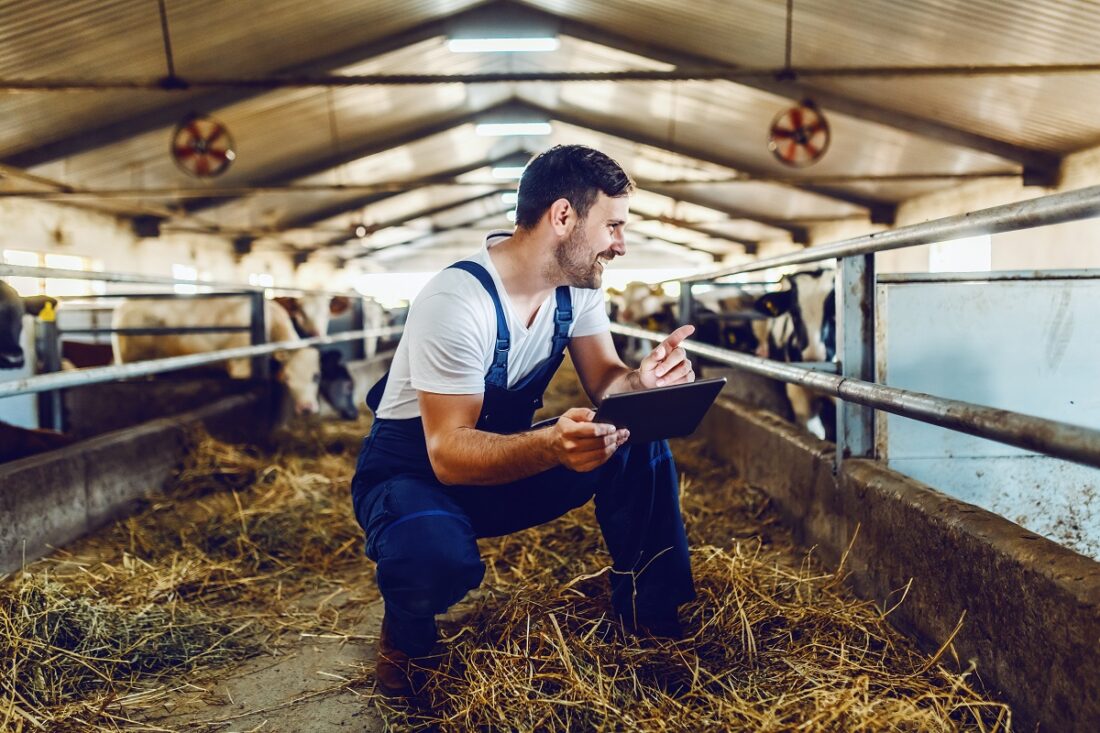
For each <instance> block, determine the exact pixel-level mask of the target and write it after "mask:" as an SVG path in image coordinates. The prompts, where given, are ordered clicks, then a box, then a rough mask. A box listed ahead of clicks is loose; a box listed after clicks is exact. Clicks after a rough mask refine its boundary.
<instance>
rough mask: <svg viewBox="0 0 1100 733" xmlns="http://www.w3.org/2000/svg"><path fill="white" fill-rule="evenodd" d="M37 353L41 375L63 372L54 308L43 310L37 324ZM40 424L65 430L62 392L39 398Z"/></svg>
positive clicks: (44, 426)
mask: <svg viewBox="0 0 1100 733" xmlns="http://www.w3.org/2000/svg"><path fill="white" fill-rule="evenodd" d="M35 326H36V328H35V345H34V348H35V351H36V352H37V354H38V361H39V364H40V367H39V368H40V369H41V373H43V374H49V373H53V372H59V371H61V336H60V334H59V333H58V330H57V320H56V316H55V315H54V310H53V307H52V306H47V307H46V308H44V309H43V310H42V313H41V314H40V316H39V318H38V322H37V323H36V324H35ZM38 424H39V425H40V426H41V427H43V428H48V429H50V430H64V429H65V425H64V417H63V415H62V405H61V390H59V389H54V390H50V391H49V392H43V393H42V394H40V395H39V396H38Z"/></svg>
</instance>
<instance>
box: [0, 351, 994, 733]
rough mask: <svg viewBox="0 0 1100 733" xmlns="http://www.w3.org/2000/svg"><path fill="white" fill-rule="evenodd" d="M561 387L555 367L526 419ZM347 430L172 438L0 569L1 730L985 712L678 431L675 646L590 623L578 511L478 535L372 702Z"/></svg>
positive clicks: (861, 723) (592, 561)
mask: <svg viewBox="0 0 1100 733" xmlns="http://www.w3.org/2000/svg"><path fill="white" fill-rule="evenodd" d="M583 402H584V400H583V399H582V398H581V397H580V389H579V385H578V384H577V382H576V378H575V374H573V373H572V372H571V370H569V369H563V370H562V372H561V373H559V376H558V378H557V379H556V380H555V382H554V384H553V385H552V386H551V389H550V392H549V394H548V399H547V405H546V408H544V411H545V412H546V413H547V414H557V413H559V412H561V411H562V410H563V409H565V408H567V407H569V406H573V405H576V404H582V403H583ZM368 425H369V422H368V419H367V418H363V419H361V420H360V422H359V423H357V424H347V423H345V424H334V423H328V424H323V423H322V424H310V425H300V426H298V430H296V431H295V432H294V433H293V435H290V434H287V435H284V436H282V438H281V439H280V440H279V442H278V443H277V446H276V448H275V449H274V450H273V451H271V452H267V451H261V450H259V449H255V448H247V449H242V448H239V447H234V446H229V445H226V444H223V443H219V442H218V441H215V440H213V439H211V438H209V437H206V436H197V437H196V445H195V450H194V452H193V454H192V459H191V461H190V462H189V465H187V466H186V467H184V468H183V469H182V470H181V472H180V474H179V477H178V480H177V481H176V482H175V484H174V485H173V486H172V487H170V488H169V490H168V491H167V492H166V493H165V494H163V495H157V496H156V497H155V498H152V499H150V500H149V501H148V502H147V503H146V504H145V505H144V506H143V507H142V508H141V510H140V511H139V512H138V513H136V514H135V515H133V516H132V517H131V518H129V519H126V520H124V521H121V522H119V523H118V524H115V525H114V526H111V527H109V528H106V529H104V530H103V531H101V532H100V533H99V534H97V535H95V536H93V537H89V538H86V539H85V540H83V541H81V542H80V543H78V544H76V545H74V546H72V547H69V548H66V549H64V550H59V551H58V552H57V553H55V554H54V555H53V556H51V557H49V558H47V559H45V560H42V561H39V562H37V563H34V564H32V565H30V566H28V567H27V568H26V569H25V572H24V573H22V574H21V575H19V576H17V577H13V578H10V579H8V580H7V581H6V582H5V584H4V585H3V588H2V590H0V650H2V651H3V655H2V656H3V659H4V660H5V661H4V667H5V671H4V673H3V676H2V677H0V721H2V722H3V725H2V726H0V728H2V729H3V730H34V729H36V728H38V729H49V730H118V729H122V730H128V729H133V730H170V731H177V730H189V731H228V730H234V731H248V730H263V731H300V730H310V731H340V730H357V731H360V730H383V729H387V728H392V729H397V730H406V729H423V728H432V729H438V730H453V731H463V730H470V729H474V728H484V729H497V728H499V729H518V730H536V729H538V730H591V729H603V730H647V731H649V730H652V731H658V730H693V731H694V730H791V729H795V728H799V729H802V730H837V731H841V730H843V731H849V730H885V729H890V730H894V729H897V730H921V731H929V730H975V731H979V730H980V731H996V730H1000V731H1003V730H1009V729H1010V713H1009V711H1008V709H1007V708H1006V707H1004V706H1003V705H1000V704H998V703H997V702H995V701H993V700H991V699H990V698H987V697H985V696H983V695H982V694H981V693H979V692H977V691H976V688H978V687H979V681H978V680H977V679H976V677H975V676H974V675H973V674H972V673H971V674H967V673H966V669H965V668H966V665H965V662H964V663H963V664H962V671H963V674H959V670H960V666H959V660H956V659H954V658H953V657H952V651H951V649H950V647H949V646H948V647H947V648H945V649H944V650H943V653H942V655H940V656H939V657H938V658H930V657H929V656H928V655H925V654H922V653H920V652H918V651H917V650H916V649H915V647H914V646H913V645H912V643H911V642H909V641H908V640H906V639H905V638H903V637H902V636H901V635H900V634H898V633H896V632H895V631H894V630H893V629H891V628H890V627H889V626H888V625H887V623H886V622H885V621H884V620H883V617H882V614H881V613H880V612H879V610H878V609H876V608H875V607H873V606H872V605H870V604H867V603H864V602H861V601H858V600H856V599H854V597H853V596H851V595H850V594H849V593H848V592H847V591H846V590H845V589H844V587H843V586H841V585H840V584H839V582H838V576H837V574H835V573H832V572H830V571H828V570H826V569H823V568H821V567H820V566H819V565H818V564H817V562H816V561H815V559H814V557H813V555H812V553H810V554H807V553H806V552H804V551H803V550H801V549H799V548H797V547H795V546H794V544H793V543H792V541H791V538H790V535H789V533H788V532H786V531H785V530H784V528H782V527H781V526H779V525H778V524H777V523H776V521H775V519H774V516H773V514H772V512H771V511H770V510H769V507H768V502H767V500H766V498H765V496H764V495H763V494H762V492H760V491H759V490H757V489H755V488H753V487H750V486H746V485H744V484H743V483H740V482H739V481H737V480H736V479H735V478H731V477H730V476H729V475H728V469H727V468H725V467H723V466H722V465H720V464H718V463H716V462H714V461H713V460H711V459H709V458H708V457H706V456H705V455H703V454H702V452H701V451H700V445H699V444H698V443H697V442H693V441H679V442H678V443H676V444H675V445H674V453H675V454H676V457H677V461H678V463H679V466H680V468H681V471H682V487H683V508H684V515H685V521H686V523H687V525H688V531H689V536H690V538H691V541H692V546H693V563H694V567H695V572H696V582H697V589H698V593H699V598H698V600H697V601H696V602H694V603H693V604H690V605H689V606H688V607H686V608H685V611H686V613H685V614H684V619H685V621H686V629H687V633H688V635H689V638H687V639H685V640H684V641H681V642H678V643H667V644H660V643H656V642H653V641H648V642H641V643H640V642H638V641H636V640H633V639H624V638H623V637H622V636H621V634H620V633H619V632H618V630H617V628H616V627H615V626H614V625H613V624H611V623H610V622H609V621H608V620H607V617H608V614H609V606H608V602H607V594H606V578H605V577H604V575H605V573H606V572H607V571H606V568H607V566H608V564H609V559H608V557H607V555H606V553H605V552H604V551H603V548H602V542H601V540H600V538H599V533H598V530H597V529H596V524H595V521H594V518H593V516H592V512H591V509H590V508H588V507H586V508H584V509H581V510H578V511H576V512H573V513H571V514H570V515H568V516H566V517H564V518H562V519H560V520H558V521H557V522H554V523H552V524H550V525H547V526H544V527H541V528H536V529H534V530H530V531H527V532H524V533H521V534H518V535H515V536H512V537H508V538H502V539H497V540H492V541H486V542H484V543H483V553H484V557H485V559H486V563H487V565H488V571H487V573H486V580H485V583H484V584H483V586H482V588H481V589H480V590H479V592H477V593H476V594H472V597H470V598H468V599H467V600H466V601H465V602H464V603H463V604H462V605H461V607H460V608H458V609H456V612H455V613H454V614H452V615H451V617H450V618H449V619H448V621H447V623H446V624H445V625H444V633H445V634H446V635H447V636H448V637H449V638H450V639H451V642H450V644H449V645H448V646H447V648H446V650H445V652H443V653H442V655H441V657H440V659H439V663H440V670H439V673H438V674H437V675H436V676H435V677H434V678H433V682H432V683H431V684H430V686H429V689H428V693H427V695H426V697H425V700H424V701H422V702H421V703H420V704H419V705H418V706H405V705H394V704H392V703H390V702H388V701H386V700H384V699H382V698H380V697H379V696H377V695H376V694H375V693H374V691H373V680H372V669H373V644H374V641H375V638H376V634H377V631H378V626H379V623H380V620H381V606H380V603H379V599H378V594H377V591H376V590H375V588H374V583H373V579H372V573H373V566H372V563H370V562H369V561H368V560H366V559H365V558H363V557H362V555H361V540H360V535H359V530H358V527H357V526H356V525H355V522H354V519H353V518H352V516H351V512H350V506H349V502H348V500H347V486H348V482H349V480H350V476H351V472H352V469H353V464H354V459H355V455H356V452H357V450H358V443H359V440H360V438H361V436H362V435H363V434H364V433H365V431H366V429H367V426H368ZM856 541H858V538H857V540H856ZM898 600H899V601H900V600H901V596H900V594H899V597H898Z"/></svg>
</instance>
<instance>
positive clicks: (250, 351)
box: [0, 263, 403, 429]
mask: <svg viewBox="0 0 1100 733" xmlns="http://www.w3.org/2000/svg"><path fill="white" fill-rule="evenodd" d="M0 276H16V277H36V278H51V279H67V280H92V281H99V282H113V283H129V284H138V285H162V286H163V285H173V286H174V285H190V286H198V287H204V288H216V289H217V290H212V291H209V292H198V293H166V292H127V293H93V294H87V295H80V296H71V297H70V296H65V297H63V298H62V300H70V299H74V298H81V299H111V298H115V299H117V298H133V299H143V300H159V299H176V298H178V299H209V298H221V297H246V298H248V299H249V301H250V309H249V310H250V318H249V323H248V324H239V325H215V326H187V327H178V328H171V327H148V328H106V329H104V328H92V329H87V328H76V329H64V330H59V329H58V328H57V324H56V322H41V323H40V325H41V326H44V328H43V332H42V333H41V334H39V338H38V339H36V348H38V349H39V351H40V353H39V356H40V357H41V360H42V362H43V364H44V365H45V367H46V370H47V371H48V372H49V373H46V374H39V375H35V376H30V377H24V378H22V379H15V380H11V381H7V382H2V383H0V398H4V397H11V396H14V395H20V394H34V393H43V392H45V393H50V394H49V396H48V400H49V403H48V405H47V409H46V410H45V412H46V413H47V415H48V416H49V417H48V422H50V423H51V424H50V425H48V427H53V428H56V429H60V428H61V427H62V425H61V419H60V414H61V406H60V392H58V390H61V389H65V388H69V387H80V386H86V385H92V384H100V383H103V382H113V381H118V380H121V379H129V378H133V377H142V376H148V375H152V374H161V373H164V372H172V371H179V370H182V369H189V368H192V367H197V366H204V365H208V364H214V363H218V362H222V361H229V360H232V359H252V374H253V376H254V377H258V378H268V377H269V376H270V369H269V364H268V361H267V359H265V358H263V357H265V356H267V355H269V354H272V353H274V352H276V351H296V350H299V349H305V348H310V347H314V346H326V345H330V344H337V343H343V342H346V341H353V340H357V339H364V338H370V337H380V338H382V337H388V336H394V335H397V334H399V333H401V331H402V330H403V327H401V326H393V327H385V328H376V329H364V328H362V326H363V308H362V299H363V297H364V296H362V295H361V294H359V293H348V292H333V291H326V290H311V289H308V288H296V287H285V286H261V285H244V284H241V283H232V282H223V281H209V280H190V279H177V278H170V277H158V276H153V275H141V274H136V273H119V272H91V271H86V270H68V269H62V268H51V267H33V266H24V265H9V264H2V263H0ZM267 291H273V292H288V293H298V294H303V295H322V296H330V297H331V296H344V297H349V298H351V299H352V303H353V306H355V310H354V313H355V319H356V320H355V324H356V325H358V326H360V328H358V329H355V330H352V331H346V332H343V333H340V334H334V335H331V336H316V337H312V338H304V339H295V340H289V341H279V342H274V343H266V341H267V335H266V330H267V329H266V323H265V318H264V304H265V301H266V298H265V297H264V296H265V293H266V292H267ZM240 331H247V332H248V333H249V335H250V340H251V342H252V345H251V346H242V347H235V348H230V349H222V350H218V351H207V352H203V353H200V354H189V355H186V356H175V357H168V358H164V359H151V360H147V361H141V362H133V363H128V364H114V365H111V366H104V367H94V368H88V369H80V370H75V371H61V358H60V352H59V349H58V348H57V347H58V342H59V339H60V336H61V335H62V334H70V335H96V334H102V333H120V334H125V335H128V336H141V335H168V334H207V333H218V332H240Z"/></svg>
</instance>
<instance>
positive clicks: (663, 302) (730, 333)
mask: <svg viewBox="0 0 1100 733" xmlns="http://www.w3.org/2000/svg"><path fill="white" fill-rule="evenodd" d="M608 294H609V303H610V307H609V312H608V315H609V316H610V317H611V318H612V319H613V320H615V321H617V322H619V323H623V324H627V325H632V326H639V327H641V328H645V329H647V330H650V331H661V332H669V331H672V330H673V329H675V328H676V327H677V326H678V325H679V324H680V316H679V313H680V306H679V301H678V299H676V298H674V297H672V296H671V295H668V294H667V293H665V291H664V288H662V287H661V286H660V285H649V284H648V283H642V282H631V283H628V284H627V285H626V287H625V288H624V289H623V290H621V291H620V290H614V289H608ZM694 301H695V304H694V308H693V313H692V318H691V322H692V323H694V324H695V334H694V335H693V336H692V340H693V341H697V342H699V343H704V344H710V345H712V346H717V347H719V348H722V349H729V350H732V351H739V352H743V353H755V352H756V351H757V349H758V347H759V344H760V343H761V340H762V338H763V336H764V328H765V327H764V325H763V323H762V321H761V319H759V318H757V317H756V314H755V312H754V311H753V308H752V306H753V303H754V299H753V298H752V297H750V296H748V295H746V294H744V293H742V292H741V291H733V292H731V291H730V289H725V288H723V289H721V290H719V289H715V290H711V291H708V292H705V293H700V294H698V295H696V296H694Z"/></svg>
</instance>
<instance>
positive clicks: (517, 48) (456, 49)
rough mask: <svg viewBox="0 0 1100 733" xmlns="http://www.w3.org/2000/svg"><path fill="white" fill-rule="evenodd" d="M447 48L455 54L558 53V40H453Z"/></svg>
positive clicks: (449, 41) (549, 38) (551, 38)
mask: <svg viewBox="0 0 1100 733" xmlns="http://www.w3.org/2000/svg"><path fill="white" fill-rule="evenodd" d="M447 48H448V49H450V50H451V51H452V52H453V53H505V52H514V53H525V52H535V51H557V50H558V39H557V38H554V37H548V38H452V39H450V40H448V41H447Z"/></svg>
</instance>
